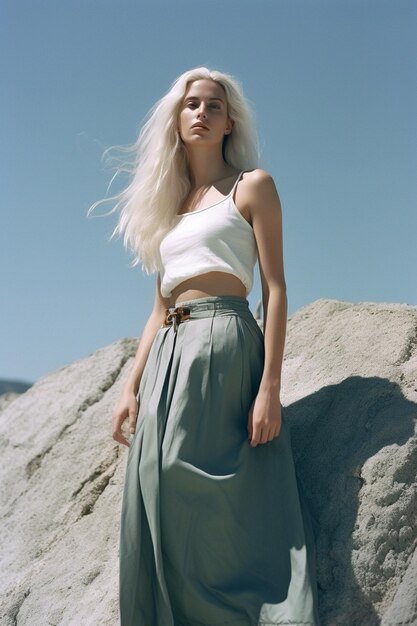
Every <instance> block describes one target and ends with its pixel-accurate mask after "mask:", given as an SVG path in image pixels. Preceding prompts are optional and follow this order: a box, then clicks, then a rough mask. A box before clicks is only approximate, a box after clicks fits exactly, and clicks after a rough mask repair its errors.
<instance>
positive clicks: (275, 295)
mask: <svg viewBox="0 0 417 626" xmlns="http://www.w3.org/2000/svg"><path fill="white" fill-rule="evenodd" d="M248 183H249V184H248V185H247V187H246V189H247V194H246V198H247V201H248V205H249V206H250V213H251V217H252V227H253V231H254V235H255V238H256V243H257V247H258V261H259V270H260V276H261V283H262V302H263V310H264V345H265V361H264V370H263V374H262V379H261V382H260V385H259V389H258V393H257V396H256V398H255V400H254V402H253V404H252V407H251V409H250V412H249V415H248V431H249V440H250V443H251V445H252V446H253V447H255V446H256V445H257V444H258V443H266V442H268V441H271V440H272V439H273V438H274V437H277V436H278V435H279V432H280V430H281V420H282V415H281V410H282V407H281V401H280V391H281V368H282V361H283V356H284V345H285V335H286V327H287V308H288V305H287V288H286V283H285V276H284V259H283V256H284V255H283V236H282V209H281V202H280V199H279V196H278V192H277V190H276V187H275V183H274V180H273V178H272V176H271V175H270V174H268V173H267V172H265V171H264V170H261V169H256V170H254V171H253V172H252V173H251V178H250V181H249V180H248Z"/></svg>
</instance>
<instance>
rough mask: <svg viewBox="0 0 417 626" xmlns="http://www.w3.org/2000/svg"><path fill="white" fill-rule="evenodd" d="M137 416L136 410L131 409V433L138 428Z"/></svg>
mask: <svg viewBox="0 0 417 626" xmlns="http://www.w3.org/2000/svg"><path fill="white" fill-rule="evenodd" d="M136 418H137V413H136V411H133V410H130V411H129V432H130V433H134V432H135V430H136Z"/></svg>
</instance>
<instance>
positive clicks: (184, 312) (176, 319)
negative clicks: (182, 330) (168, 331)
mask: <svg viewBox="0 0 417 626" xmlns="http://www.w3.org/2000/svg"><path fill="white" fill-rule="evenodd" d="M190 313H191V309H190V308H189V307H188V306H177V307H176V308H175V309H174V310H173V311H170V310H169V309H165V319H164V323H163V324H162V327H164V326H173V327H174V331H175V332H177V328H178V324H180V323H181V322H183V321H184V320H188V318H189V317H190ZM162 327H161V328H162Z"/></svg>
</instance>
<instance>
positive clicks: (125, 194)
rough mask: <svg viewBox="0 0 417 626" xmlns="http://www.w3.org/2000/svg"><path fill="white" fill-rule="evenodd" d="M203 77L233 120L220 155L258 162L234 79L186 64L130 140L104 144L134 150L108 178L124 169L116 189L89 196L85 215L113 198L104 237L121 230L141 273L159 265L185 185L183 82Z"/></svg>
mask: <svg viewBox="0 0 417 626" xmlns="http://www.w3.org/2000/svg"><path fill="white" fill-rule="evenodd" d="M207 78H209V79H212V80H214V81H216V82H218V83H219V84H220V85H222V87H223V88H224V91H225V93H226V99H227V109H228V115H229V116H230V117H231V119H232V120H233V122H234V123H233V130H232V132H231V133H230V134H228V135H225V137H224V141H223V158H224V160H225V161H226V162H227V163H228V164H229V165H231V166H232V167H235V168H237V169H239V170H247V169H253V168H256V167H258V163H259V158H260V154H259V141H258V134H257V130H256V126H255V121H254V118H255V116H254V113H253V110H252V109H251V107H250V106H249V104H248V101H247V100H246V98H245V97H244V95H243V91H242V88H241V86H240V84H239V82H238V81H237V80H236V79H235V78H234V77H233V76H231V75H230V74H225V73H223V72H219V71H217V70H210V69H207V68H206V67H197V68H194V69H191V70H188V71H187V72H184V73H183V74H181V76H179V77H178V78H177V79H176V80H175V81H174V82H173V83H172V86H171V88H170V90H169V91H168V93H167V94H166V95H165V96H163V97H162V98H161V99H160V100H158V101H157V102H156V103H155V104H154V106H153V107H152V108H151V109H150V111H149V112H148V113H147V115H146V116H145V118H144V119H145V120H147V121H146V122H145V123H144V125H143V126H142V128H141V130H140V132H139V136H138V139H137V140H136V142H135V143H134V144H132V145H130V146H112V147H110V148H107V150H105V153H106V152H108V151H109V150H111V149H116V150H120V151H123V152H128V153H129V152H133V153H134V159H133V163H128V162H124V163H123V164H122V165H121V166H120V167H118V168H117V171H116V174H115V175H114V176H113V178H112V180H113V179H114V178H115V176H117V174H118V173H119V172H129V173H130V174H131V182H130V183H129V185H128V186H127V187H126V188H125V189H124V190H123V191H122V192H120V193H119V194H117V195H115V196H113V197H111V198H105V199H103V200H99V201H98V202H95V203H94V204H93V205H91V207H90V208H89V209H88V212H87V215H89V214H90V212H91V211H93V210H94V208H95V207H96V206H97V205H98V204H100V203H101V202H108V201H110V200H118V202H117V203H116V205H115V206H114V207H113V209H112V210H111V211H110V212H109V213H106V215H109V214H110V213H113V212H114V211H116V210H118V211H119V212H120V215H119V219H118V223H117V225H116V228H115V229H114V230H113V232H112V234H111V236H110V239H112V238H113V237H114V235H116V234H118V235H121V234H123V233H124V237H123V243H124V245H125V247H126V248H127V249H128V250H130V251H131V252H132V253H133V255H134V258H133V261H132V265H131V266H132V267H134V266H135V265H137V264H138V263H142V269H143V270H144V271H146V273H147V274H151V273H153V272H155V271H158V270H159V268H160V265H159V264H160V256H159V246H160V242H161V240H162V239H163V237H164V236H165V235H166V234H167V232H168V231H169V230H170V229H171V228H172V227H173V225H174V222H175V216H176V214H177V212H178V209H179V207H180V206H181V204H182V202H183V201H184V199H185V198H186V196H187V194H188V193H189V191H190V188H191V181H190V177H189V169H188V155H187V151H186V148H185V146H184V144H183V143H182V140H181V138H180V135H179V133H178V131H177V120H178V115H179V111H180V107H181V104H182V101H183V98H184V96H185V94H186V91H187V88H188V86H189V83H191V82H193V81H195V80H200V79H207ZM110 184H111V183H110Z"/></svg>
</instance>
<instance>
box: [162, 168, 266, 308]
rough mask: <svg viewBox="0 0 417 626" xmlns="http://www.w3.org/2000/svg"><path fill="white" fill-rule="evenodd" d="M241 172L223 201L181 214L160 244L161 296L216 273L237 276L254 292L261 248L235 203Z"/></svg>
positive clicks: (247, 291) (165, 296)
mask: <svg viewBox="0 0 417 626" xmlns="http://www.w3.org/2000/svg"><path fill="white" fill-rule="evenodd" d="M242 174H243V171H241V172H240V173H239V176H238V177H237V179H236V181H235V183H234V185H233V187H232V189H231V191H230V192H229V193H228V194H227V196H225V197H224V198H223V199H222V200H219V201H218V202H215V203H214V204H211V205H210V206H208V207H203V208H201V209H197V210H195V211H191V212H189V213H183V214H181V215H177V218H178V220H179V221H178V223H177V224H176V225H175V226H174V227H173V228H172V229H171V230H170V231H169V232H168V233H167V235H165V237H164V238H163V239H162V241H161V244H160V249H159V250H160V260H161V262H160V275H161V294H162V296H163V297H164V298H169V297H170V296H171V293H172V290H173V289H174V288H175V287H176V286H177V285H179V284H180V283H182V282H183V281H184V280H186V279H188V278H193V277H194V276H198V275H200V274H204V273H206V272H213V271H221V272H226V273H228V274H234V275H235V276H237V277H238V278H240V280H241V281H242V282H243V284H244V285H245V287H246V295H248V294H249V292H250V291H251V289H252V285H253V268H254V266H255V263H256V259H257V246H256V240H255V235H254V232H253V229H252V227H251V225H250V224H249V222H247V220H246V219H245V218H244V217H243V215H242V213H241V212H240V211H239V209H238V208H237V206H236V204H235V203H234V200H233V192H234V190H235V188H236V186H237V183H238V182H239V179H240V177H241V176H242Z"/></svg>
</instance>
